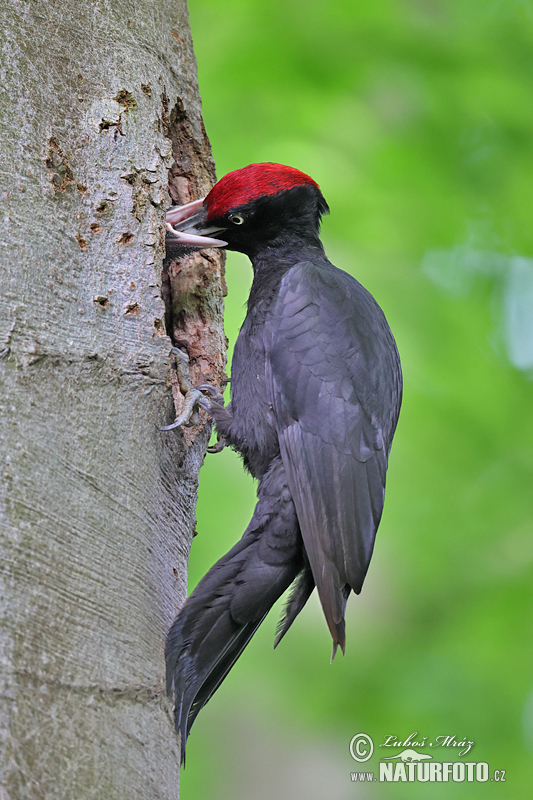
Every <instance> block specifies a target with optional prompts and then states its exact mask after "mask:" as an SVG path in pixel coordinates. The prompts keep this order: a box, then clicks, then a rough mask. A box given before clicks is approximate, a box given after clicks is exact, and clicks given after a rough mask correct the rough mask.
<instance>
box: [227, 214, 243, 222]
mask: <svg viewBox="0 0 533 800" xmlns="http://www.w3.org/2000/svg"><path fill="white" fill-rule="evenodd" d="M229 220H230V222H233V224H234V225H242V223H243V222H244V217H241V215H240V214H231V216H230V218H229Z"/></svg>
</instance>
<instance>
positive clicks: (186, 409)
mask: <svg viewBox="0 0 533 800" xmlns="http://www.w3.org/2000/svg"><path fill="white" fill-rule="evenodd" d="M172 353H173V355H174V358H175V362H174V364H173V367H174V369H175V370H176V374H177V377H178V384H179V387H180V391H181V393H182V395H183V406H182V409H181V413H180V415H179V417H176V419H175V420H174V422H173V423H172V424H171V425H165V426H164V427H162V428H160V429H159V430H160V431H173V430H175V429H176V428H180V427H181V426H182V425H197V424H198V422H199V421H200V418H199V415H198V407H200V408H203V409H204V410H205V411H207V412H209V411H210V410H211V402H210V400H209V399H208V398H207V397H205V396H204V394H203V392H207V393H208V394H210V395H211V396H212V397H213V398H216V400H218V401H219V402H220V401H221V402H222V404H224V398H223V397H222V395H221V394H220V392H219V391H218V389H217V388H216V387H215V386H211V384H209V383H203V384H201V385H200V386H193V385H192V383H191V379H190V377H189V356H188V355H187V353H185V352H184V351H183V350H180V349H179V347H173V348H172ZM213 446H214V447H217V446H218V442H217V444H216V445H213ZM220 449H222V448H220ZM214 452H219V451H218V450H215V451H214Z"/></svg>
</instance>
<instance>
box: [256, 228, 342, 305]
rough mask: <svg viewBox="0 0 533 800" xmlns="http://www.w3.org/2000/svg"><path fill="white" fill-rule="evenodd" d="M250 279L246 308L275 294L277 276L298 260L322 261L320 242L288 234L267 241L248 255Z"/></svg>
mask: <svg viewBox="0 0 533 800" xmlns="http://www.w3.org/2000/svg"><path fill="white" fill-rule="evenodd" d="M250 260H251V262H252V267H253V270H254V279H253V283H252V288H251V290H250V297H249V298H248V309H249V310H250V309H251V308H253V306H254V305H255V304H256V303H257V302H259V301H265V300H267V301H268V299H269V298H272V297H273V296H274V295H275V294H277V291H278V288H279V284H280V283H281V279H282V278H283V276H284V275H285V273H287V272H288V271H289V270H290V269H292V267H294V266H295V264H299V263H301V262H302V261H313V262H317V261H318V262H320V261H325V260H326V257H325V254H324V248H323V246H322V242H321V241H320V239H319V238H318V237H317V238H316V240H315V239H313V240H303V239H300V238H299V237H291V238H290V239H289V240H284V241H280V242H279V244H278V243H271V244H270V245H269V246H265V247H262V248H260V249H258V250H257V251H256V252H255V253H253V254H251V255H250Z"/></svg>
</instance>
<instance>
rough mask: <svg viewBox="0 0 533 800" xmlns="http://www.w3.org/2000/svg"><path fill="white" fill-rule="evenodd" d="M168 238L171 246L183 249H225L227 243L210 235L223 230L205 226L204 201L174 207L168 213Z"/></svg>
mask: <svg viewBox="0 0 533 800" xmlns="http://www.w3.org/2000/svg"><path fill="white" fill-rule="evenodd" d="M166 223H167V236H168V242H169V244H176V245H183V247H225V246H226V245H227V242H224V241H222V239H212V238H211V237H210V235H209V234H212V233H219V232H220V231H223V230H224V229H223V228H220V227H216V226H211V227H209V226H208V227H206V226H205V209H204V200H203V198H202V199H201V200H193V201H192V203H187V204H186V205H184V206H173V208H170V209H169V210H168V211H167V216H166Z"/></svg>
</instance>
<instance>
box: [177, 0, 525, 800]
mask: <svg viewBox="0 0 533 800" xmlns="http://www.w3.org/2000/svg"><path fill="white" fill-rule="evenodd" d="M190 15H191V25H192V33H193V38H194V42H195V48H196V56H197V59H198V71H199V80H200V91H201V94H202V98H203V111H204V118H205V123H206V128H207V131H208V134H209V137H210V139H211V143H212V146H213V152H214V156H215V159H216V164H217V171H218V175H219V177H221V176H222V175H224V174H225V173H226V172H229V171H230V170H233V169H236V168H238V167H241V166H244V165H246V164H249V163H251V162H256V161H275V162H280V163H283V164H289V165H291V166H294V167H297V168H298V169H301V170H303V171H304V172H307V173H309V174H310V175H311V176H312V177H313V178H314V179H315V180H316V181H317V182H318V183H319V184H320V186H321V188H322V190H323V193H324V195H325V197H326V199H327V201H328V203H329V205H330V207H331V216H330V217H326V218H325V220H324V225H323V241H324V243H325V247H326V251H327V253H328V255H329V257H330V259H331V260H332V261H333V262H334V263H335V264H336V265H337V266H339V267H341V268H343V269H345V270H347V271H349V272H351V273H352V274H353V275H355V276H356V277H357V278H358V280H360V281H361V282H362V283H363V284H364V285H365V286H366V287H367V288H368V289H369V290H370V291H371V292H372V294H373V295H374V296H375V297H376V299H377V301H378V302H379V304H380V305H381V306H382V308H383V309H384V311H385V313H386V315H387V318H388V320H389V323H390V325H391V328H392V330H393V332H394V335H395V337H396V340H397V342H398V347H399V350H400V354H401V357H402V363H403V370H404V378H405V394H404V404H403V409H402V413H401V416H400V423H399V427H398V431H397V434H396V438H395V441H394V445H393V448H392V453H391V459H390V468H389V477H388V485H387V497H386V503H385V513H384V517H383V521H382V524H381V527H380V530H379V534H378V538H377V543H376V549H375V553H374V557H373V561H372V564H371V566H370V571H369V574H368V577H367V580H366V583H365V586H364V588H363V592H362V594H361V596H360V597H354V596H353V595H352V596H351V598H350V601H349V604H348V613H347V650H346V656H345V658H342V655H339V656H337V658H336V660H335V662H334V663H333V664H332V665H330V663H329V659H330V651H331V642H330V636H329V633H328V630H327V628H326V624H325V621H324V619H323V617H322V614H321V611H320V609H319V606H318V601H317V599H316V597H315V596H314V597H313V598H312V600H311V601H310V602H309V603H308V605H307V607H306V608H305V610H304V611H303V613H302V614H301V615H300V617H299V618H298V620H297V621H296V623H295V625H294V626H293V628H292V629H291V631H290V633H289V635H288V636H287V637H286V639H285V640H284V641H283V642H282V644H281V645H280V647H279V648H278V649H277V650H276V651H275V652H274V650H273V647H272V645H273V639H274V630H275V625H276V621H277V616H279V608H278V609H277V613H273V614H271V615H270V616H269V617H268V618H267V620H266V621H265V622H264V623H263V625H262V626H261V628H260V630H259V632H258V633H257V635H256V636H255V638H254V639H253V641H252V642H251V644H250V645H249V647H248V648H247V650H246V651H245V653H244V655H243V656H242V657H241V659H240V660H239V661H238V663H237V665H236V666H235V667H234V669H233V670H232V672H231V674H230V676H229V677H228V678H227V680H226V681H225V683H224V684H223V686H222V688H221V689H220V690H219V691H218V692H217V694H216V695H215V697H214V698H213V699H212V700H211V701H210V703H209V704H208V706H207V707H206V708H205V709H204V711H202V713H201V714H200V716H199V718H198V720H197V722H196V723H195V726H194V729H193V732H192V735H191V738H190V740H189V743H188V749H187V765H186V768H185V770H184V771H183V778H182V797H183V798H184V800H212V799H213V798H215V797H216V798H217V800H230V799H231V800H244V798H246V799H247V800H248V798H251V797H253V798H255V799H256V800H266V799H267V798H276V800H289V798H291V799H293V798H306V800H323V799H324V798H330V799H331V800H344V799H345V798H353V797H359V798H370V800H380V798H387V799H388V798H393V800H395V798H398V800H403V799H404V798H422V797H423V798H433V797H439V798H441V797H442V798H454V800H455V799H457V800H460V799H462V798H470V797H478V796H479V797H480V798H486V799H487V800H488V799H489V798H492V797H498V798H510V797H512V798H530V797H531V796H532V795H531V785H532V781H533V776H532V772H533V770H532V767H533V752H532V751H533V669H532V664H533V658H532V656H533V646H532V643H533V580H532V579H533V514H532V511H533V380H532V379H533V258H532V257H533V233H532V213H531V211H532V209H531V206H532V203H531V195H532V191H533V147H532V131H533V4H532V3H531V2H530V1H529V0H372V2H368V0H364V1H363V0H283V1H282V2H281V1H280V0H253V1H252V0H224V2H220V0H190ZM227 282H228V287H229V295H228V297H227V306H226V333H227V335H228V337H229V340H230V346H231V345H233V343H234V342H235V338H236V336H237V332H238V329H239V326H240V324H241V322H242V319H243V317H244V313H245V308H244V303H245V301H246V298H247V293H248V289H249V286H250V283H251V269H250V266H249V264H248V262H247V259H246V258H245V257H244V256H240V255H238V254H234V253H231V254H229V256H228V261H227ZM254 504H255V486H254V483H253V481H252V480H251V479H250V478H249V477H248V476H246V475H245V474H244V472H243V470H242V468H241V465H240V462H239V459H238V458H237V456H236V455H235V454H234V453H232V452H229V451H224V453H222V454H221V455H216V456H208V457H207V458H206V462H205V466H204V468H203V470H202V473H201V476H200V502H199V506H198V526H197V529H198V531H199V535H198V536H197V537H196V538H195V540H194V544H193V549H192V555H191V564H190V588H191V589H192V588H193V587H194V586H195V585H196V583H197V581H198V580H199V578H200V577H201V576H202V575H203V574H204V573H205V572H206V571H207V570H208V568H209V567H210V566H211V565H212V564H213V563H214V561H215V560H216V559H217V558H219V557H220V556H221V555H222V554H223V553H225V552H226V551H227V550H228V549H229V548H230V546H231V545H232V544H234V543H235V542H236V541H237V539H238V538H240V536H241V535H242V533H243V532H244V529H245V527H246V525H247V523H248V521H249V519H250V516H251V513H252V509H253V506H254ZM361 731H364V732H365V733H367V734H369V735H370V736H371V737H372V738H373V739H374V742H375V743H376V753H375V754H374V756H373V757H372V759H371V760H370V761H369V762H367V763H366V764H364V765H360V766H358V765H357V764H356V762H355V761H353V760H352V758H351V757H350V754H349V742H350V739H351V738H352V736H354V735H355V734H357V733H359V732H361ZM414 732H417V738H418V740H419V741H420V740H421V738H422V737H424V736H425V737H427V741H431V740H435V739H436V737H437V736H455V737H456V740H458V741H459V740H460V739H461V738H463V737H465V738H466V739H467V740H471V741H473V742H475V745H474V748H473V749H472V751H471V753H469V756H468V757H463V758H462V759H460V760H463V761H465V760H473V761H486V762H488V763H489V767H490V774H491V775H492V771H493V770H495V769H500V770H506V776H505V777H506V782H505V783H496V782H491V781H489V782H488V783H480V784H472V783H463V784H460V783H449V784H428V783H425V784H422V783H420V784H419V783H409V784H406V783H398V784H395V785H394V786H391V785H390V784H388V783H377V782H376V783H374V784H368V785H367V784H365V785H363V784H361V785H360V784H355V783H352V782H351V780H350V773H351V772H352V771H355V770H359V769H365V770H369V771H370V770H374V771H375V772H376V773H377V772H378V761H379V758H380V757H381V756H382V755H391V754H394V753H397V752H401V749H400V750H398V749H394V750H392V751H391V750H390V749H389V750H388V751H387V752H385V751H384V749H383V748H381V749H380V748H379V744H380V743H382V742H383V741H384V739H385V737H386V736H388V735H394V736H397V737H398V740H400V741H401V740H403V739H405V738H406V737H408V736H409V734H411V733H414ZM434 759H435V760H440V761H446V760H452V761H454V760H457V757H456V756H455V755H454V753H453V752H450V750H444V749H442V750H438V751H435V755H434Z"/></svg>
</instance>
